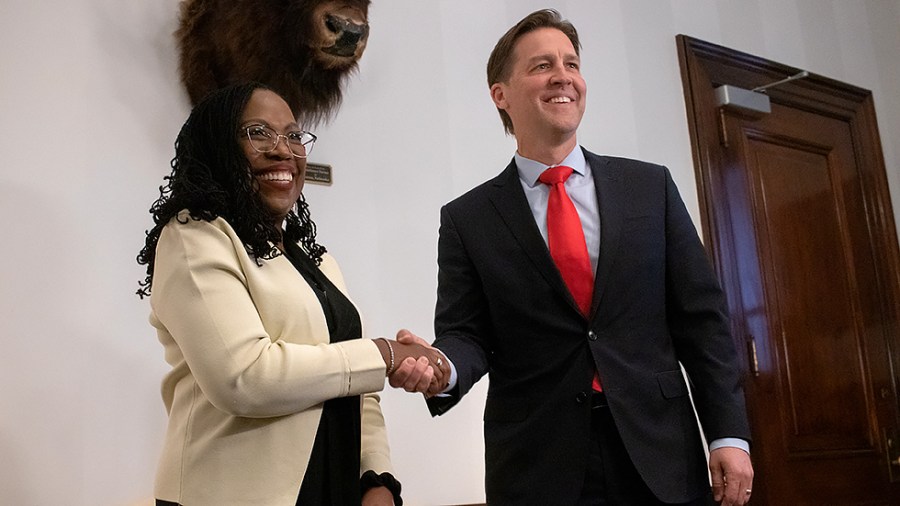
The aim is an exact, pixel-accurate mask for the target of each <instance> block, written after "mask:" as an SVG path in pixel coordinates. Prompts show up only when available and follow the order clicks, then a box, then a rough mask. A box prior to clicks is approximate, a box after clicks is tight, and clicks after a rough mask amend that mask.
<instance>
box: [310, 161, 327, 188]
mask: <svg viewBox="0 0 900 506" xmlns="http://www.w3.org/2000/svg"><path fill="white" fill-rule="evenodd" d="M305 181H306V182H307V183H314V184H322V185H326V186H331V165H326V164H324V163H312V162H306V178H305Z"/></svg>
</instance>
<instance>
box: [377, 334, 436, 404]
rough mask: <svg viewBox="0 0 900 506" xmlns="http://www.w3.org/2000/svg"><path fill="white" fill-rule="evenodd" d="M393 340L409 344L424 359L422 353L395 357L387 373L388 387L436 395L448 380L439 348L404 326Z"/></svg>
mask: <svg viewBox="0 0 900 506" xmlns="http://www.w3.org/2000/svg"><path fill="white" fill-rule="evenodd" d="M397 343H398V344H399V345H400V346H406V347H411V349H414V350H417V353H424V354H425V355H424V357H425V358H426V359H427V362H425V361H423V358H422V356H420V357H419V358H418V359H413V358H404V359H403V360H400V361H398V362H397V365H396V368H395V371H394V372H393V374H391V375H390V384H391V386H392V387H395V388H403V389H404V390H406V391H407V392H422V393H424V394H425V395H426V397H432V396H434V395H437V394H439V393H441V392H443V391H444V390H445V389H446V388H447V385H448V384H449V382H450V364H449V361H448V360H447V357H446V356H445V355H444V354H443V353H442V352H441V351H440V350H438V349H437V348H433V347H432V346H431V345H430V344H428V342H426V341H425V340H424V339H422V338H421V337H419V336H417V335H415V334H413V333H412V332H410V331H408V330H406V329H402V330H400V331H399V332H397Z"/></svg>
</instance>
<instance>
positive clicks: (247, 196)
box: [137, 83, 325, 298]
mask: <svg viewBox="0 0 900 506" xmlns="http://www.w3.org/2000/svg"><path fill="white" fill-rule="evenodd" d="M258 89H269V88H268V87H267V86H265V85H263V84H260V83H243V84H238V85H233V86H229V87H227V88H223V89H221V90H218V91H215V92H213V93H211V94H210V95H209V96H207V97H206V98H205V99H203V101H201V102H200V103H198V104H197V105H196V106H195V107H194V109H193V110H192V111H191V114H190V116H189V117H188V119H187V121H186V122H185V123H184V126H182V127H181V132H179V134H178V138H177V139H176V141H175V158H173V159H172V164H171V165H172V172H171V173H170V174H169V175H168V176H166V177H165V178H164V180H165V181H166V183H165V184H164V185H163V186H160V187H159V198H158V199H157V200H156V202H154V203H153V205H152V206H151V207H150V213H151V214H152V215H153V222H154V223H155V225H154V226H153V228H152V229H150V230H149V231H147V237H146V241H145V243H144V248H143V249H142V250H141V252H140V253H139V254H138V256H137V262H138V264H141V265H146V266H147V277H146V278H145V279H144V280H143V281H140V282H139V285H140V289H138V291H137V294H138V295H139V296H140V297H141V298H143V297H145V296H149V295H150V292H151V290H152V285H153V268H154V265H155V263H156V245H157V243H158V242H159V235H160V233H161V232H162V229H163V227H165V225H166V224H167V223H168V222H169V221H170V220H171V219H172V218H173V217H175V216H177V215H178V213H179V212H181V211H182V210H185V209H186V210H187V211H188V213H189V214H190V217H191V219H194V220H198V221H199V220H206V221H212V220H214V219H215V218H218V217H221V218H223V219H225V221H227V222H228V224H229V225H231V227H232V228H234V231H235V232H237V235H238V237H240V238H241V240H242V241H243V243H244V246H245V247H246V248H247V250H248V252H249V253H250V254H252V255H253V256H254V257H255V258H256V259H257V263H259V260H261V259H272V258H274V257H276V256H278V255H279V254H280V251H279V250H278V248H276V247H275V244H276V243H278V242H280V241H281V240H282V239H283V240H284V241H291V242H299V243H300V245H301V246H302V247H303V249H304V250H305V251H306V253H307V254H308V255H309V256H310V258H312V259H313V261H315V262H316V264H317V265H318V264H320V263H321V262H322V255H323V254H324V253H325V248H324V247H323V246H321V245H320V244H317V243H316V225H315V223H313V221H312V219H311V218H310V215H309V206H308V205H307V204H306V200H305V199H304V198H303V195H302V194H301V195H300V198H299V199H298V201H297V206H296V208H295V210H291V211H290V212H289V213H288V216H287V218H286V220H285V229H284V234H283V237H282V232H281V230H279V229H278V228H277V227H276V226H275V225H274V224H273V222H272V214H271V213H270V212H269V210H268V209H267V208H266V207H265V206H264V205H263V203H262V200H261V199H260V197H259V194H258V190H257V189H256V187H255V185H254V184H253V179H252V177H251V175H250V166H249V162H248V161H247V157H246V156H245V155H244V153H243V151H242V150H241V148H240V145H239V144H238V142H237V138H238V137H237V133H238V130H239V128H240V122H241V116H242V115H243V112H244V108H245V107H246V106H247V102H248V101H249V100H250V96H251V95H252V94H253V92H254V91H256V90H258ZM176 219H180V218H176Z"/></svg>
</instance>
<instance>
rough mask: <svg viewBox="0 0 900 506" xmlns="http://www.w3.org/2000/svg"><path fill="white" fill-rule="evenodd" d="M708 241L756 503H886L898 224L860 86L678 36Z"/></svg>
mask: <svg viewBox="0 0 900 506" xmlns="http://www.w3.org/2000/svg"><path fill="white" fill-rule="evenodd" d="M678 42H679V49H680V53H681V59H682V70H683V76H684V77H685V90H686V93H685V96H686V99H687V103H688V110H689V117H690V121H691V126H692V141H693V143H694V153H695V161H696V163H697V168H698V184H699V186H700V192H701V204H702V207H703V209H704V232H705V238H706V243H707V245H708V246H709V247H710V252H711V254H712V258H713V261H714V263H715V264H716V267H717V269H718V272H719V275H720V277H721V279H722V283H723V286H724V288H725V291H726V293H727V295H728V299H729V306H730V309H731V313H732V330H733V333H734V337H735V340H736V344H737V345H738V346H739V349H740V350H746V352H747V353H746V361H745V367H746V381H745V387H746V392H747V401H748V410H749V412H750V418H751V427H752V432H753V439H754V440H753V446H752V456H753V460H754V465H755V469H756V473H757V474H756V480H755V482H756V483H755V486H754V488H755V491H754V494H753V503H754V504H769V505H773V506H776V505H785V504H790V505H799V504H810V505H820V504H829V505H830V504H837V505H841V504H873V505H875V504H885V505H887V504H900V460H897V458H898V456H900V455H898V453H900V451H898V450H900V437H897V436H896V435H895V432H896V431H897V430H898V428H900V424H898V422H900V418H898V391H897V381H896V374H897V372H900V371H896V370H895V369H896V368H897V366H898V365H900V361H898V360H897V358H898V348H900V334H898V332H900V277H898V272H900V269H898V248H897V236H896V230H895V227H894V223H893V214H892V212H891V205H890V198H889V196H888V191H887V183H886V178H885V177H884V164H883V161H882V158H881V148H880V144H879V142H878V136H877V130H876V128H875V123H874V111H873V109H872V100H871V94H870V93H869V92H867V91H865V90H860V89H858V88H855V87H852V86H849V85H845V84H842V83H838V82H836V81H833V80H829V79H826V78H823V77H820V76H812V77H810V78H807V79H805V80H803V81H805V82H803V81H794V82H791V83H789V84H786V85H784V87H779V88H772V89H770V90H769V91H768V93H769V95H770V97H771V102H772V112H771V113H769V114H764V115H754V116H748V115H745V114H743V113H740V112H734V111H729V110H727V109H723V108H719V107H718V106H717V105H716V104H715V101H714V98H713V90H714V89H715V87H717V86H719V85H721V84H730V85H735V86H739V87H742V88H745V89H752V88H754V87H756V86H760V85H764V84H767V83H770V82H773V81H777V80H780V79H782V78H784V77H787V76H789V75H792V74H794V73H796V71H797V70H796V69H791V68H789V67H785V66H782V65H779V64H777V63H773V62H768V61H765V60H762V59H759V58H756V57H753V56H750V55H746V54H743V53H738V52H734V51H731V50H728V49H726V48H722V47H720V46H714V45H711V44H708V43H705V42H702V41H697V40H696V39H690V38H688V37H683V36H679V39H678Z"/></svg>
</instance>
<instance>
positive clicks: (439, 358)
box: [435, 357, 750, 494]
mask: <svg viewBox="0 0 900 506" xmlns="http://www.w3.org/2000/svg"><path fill="white" fill-rule="evenodd" d="M435 364H437V365H438V367H440V366H442V365H444V361H443V360H441V357H438V359H437V360H436V361H435ZM747 493H748V494H749V493H750V492H747Z"/></svg>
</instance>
